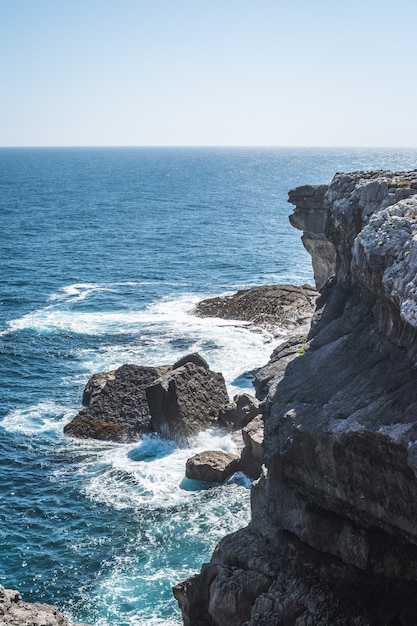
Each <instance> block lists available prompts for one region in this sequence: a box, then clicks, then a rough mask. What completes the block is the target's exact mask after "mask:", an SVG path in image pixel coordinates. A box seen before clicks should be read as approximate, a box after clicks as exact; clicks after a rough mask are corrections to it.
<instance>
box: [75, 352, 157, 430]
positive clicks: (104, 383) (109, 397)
mask: <svg viewBox="0 0 417 626" xmlns="http://www.w3.org/2000/svg"><path fill="white" fill-rule="evenodd" d="M166 370H167V367H145V366H142V365H129V364H126V365H122V366H121V367H119V368H118V369H117V370H115V371H114V372H107V373H105V374H95V375H94V376H93V377H92V378H91V379H90V380H89V382H88V383H87V385H86V388H85V391H84V396H83V399H84V402H85V403H88V407H87V408H85V409H82V410H81V411H80V412H79V413H78V415H77V416H76V417H75V418H74V419H73V420H72V421H71V422H69V424H67V425H66V426H65V428H64V432H65V434H67V435H71V436H73V437H78V438H81V439H87V438H89V439H101V440H104V441H134V440H135V439H136V438H137V436H138V435H140V434H142V433H149V432H151V431H152V427H151V414H150V412H149V407H148V402H147V400H146V393H145V390H146V387H148V386H149V385H150V384H152V383H153V382H154V381H155V380H157V378H158V377H159V376H160V375H161V374H162V373H164V372H165V371H166Z"/></svg>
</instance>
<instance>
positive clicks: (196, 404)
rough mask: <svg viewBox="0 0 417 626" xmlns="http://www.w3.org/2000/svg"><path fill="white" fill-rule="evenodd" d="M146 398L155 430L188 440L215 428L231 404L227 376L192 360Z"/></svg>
mask: <svg viewBox="0 0 417 626" xmlns="http://www.w3.org/2000/svg"><path fill="white" fill-rule="evenodd" d="M146 398H147V401H148V406H149V410H150V413H151V415H152V420H151V423H152V427H153V430H155V431H156V432H158V433H160V434H161V435H163V436H164V437H167V438H171V439H184V440H187V439H188V438H189V437H190V436H192V435H196V434H197V433H198V432H199V431H200V430H203V429H204V428H209V427H210V426H213V425H215V423H216V422H217V418H218V416H219V411H220V409H222V408H223V407H224V406H225V405H226V404H227V403H228V402H229V396H228V393H227V390H226V383H225V380H224V378H223V374H221V373H219V372H212V371H211V370H210V369H208V368H207V367H201V366H198V365H195V363H192V362H188V361H187V362H185V363H184V364H183V365H180V366H179V367H178V366H177V367H175V368H173V369H171V370H168V371H167V372H166V373H165V374H163V375H162V376H161V377H160V378H158V380H156V381H155V382H154V383H153V384H152V385H149V386H148V387H147V388H146Z"/></svg>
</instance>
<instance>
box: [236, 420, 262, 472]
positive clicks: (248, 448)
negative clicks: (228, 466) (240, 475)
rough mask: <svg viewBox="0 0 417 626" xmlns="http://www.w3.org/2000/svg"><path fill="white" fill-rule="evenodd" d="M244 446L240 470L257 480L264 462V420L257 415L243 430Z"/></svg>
mask: <svg viewBox="0 0 417 626" xmlns="http://www.w3.org/2000/svg"><path fill="white" fill-rule="evenodd" d="M242 438H243V443H244V448H243V450H242V454H241V458H240V470H241V471H242V472H244V474H246V476H249V478H252V480H255V479H257V478H259V475H260V473H261V469H262V463H263V450H262V446H263V441H264V422H263V418H262V415H257V416H256V417H255V418H254V419H253V420H252V421H250V422H249V424H247V425H246V426H245V428H243V430H242Z"/></svg>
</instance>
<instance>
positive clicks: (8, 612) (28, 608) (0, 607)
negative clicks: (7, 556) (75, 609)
mask: <svg viewBox="0 0 417 626" xmlns="http://www.w3.org/2000/svg"><path fill="white" fill-rule="evenodd" d="M6 624H10V625H13V626H86V625H85V624H84V625H83V624H75V623H73V622H70V621H69V620H67V619H66V618H65V617H64V616H63V615H62V613H60V612H59V611H58V609H56V608H55V607H54V606H51V605H49V604H31V603H29V602H23V601H22V598H21V595H20V593H19V592H18V591H14V590H12V589H5V588H4V587H3V586H1V585H0V625H1V626H3V625H4V626H6Z"/></svg>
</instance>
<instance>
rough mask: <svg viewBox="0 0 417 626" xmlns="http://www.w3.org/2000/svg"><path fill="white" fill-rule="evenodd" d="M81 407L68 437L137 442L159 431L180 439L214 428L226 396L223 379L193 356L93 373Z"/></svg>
mask: <svg viewBox="0 0 417 626" xmlns="http://www.w3.org/2000/svg"><path fill="white" fill-rule="evenodd" d="M83 402H84V403H85V404H87V408H85V409H82V410H81V411H80V412H79V413H78V415H77V416H76V417H75V418H74V419H73V420H72V421H71V422H70V423H69V424H67V425H66V426H65V428H64V432H65V433H66V434H67V435H71V436H74V437H79V438H82V439H86V438H91V439H101V440H106V441H135V440H136V439H137V438H138V436H139V435H141V434H144V433H151V432H157V433H160V434H161V435H163V436H164V437H167V438H171V439H178V440H180V439H186V438H187V437H189V436H192V435H195V434H196V433H198V432H199V431H200V430H202V429H204V428H208V427H209V426H211V425H213V424H214V423H215V422H216V421H217V418H218V415H219V412H220V410H221V409H223V407H225V406H226V405H227V403H228V402H229V396H228V394H227V391H226V384H225V382H224V378H223V375H222V374H220V373H218V372H213V371H212V370H210V368H209V366H208V364H207V362H206V361H205V360H204V359H203V357H201V356H200V355H199V354H196V353H194V354H190V355H187V356H185V357H183V358H182V359H180V360H179V361H178V362H177V363H174V365H172V366H161V367H147V366H142V365H131V364H126V365H122V366H121V367H119V368H118V369H117V370H115V371H111V372H105V373H102V374H94V376H92V378H91V379H90V380H89V381H88V383H87V385H86V387H85V389H84V393H83Z"/></svg>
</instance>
